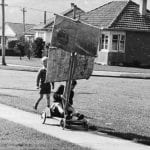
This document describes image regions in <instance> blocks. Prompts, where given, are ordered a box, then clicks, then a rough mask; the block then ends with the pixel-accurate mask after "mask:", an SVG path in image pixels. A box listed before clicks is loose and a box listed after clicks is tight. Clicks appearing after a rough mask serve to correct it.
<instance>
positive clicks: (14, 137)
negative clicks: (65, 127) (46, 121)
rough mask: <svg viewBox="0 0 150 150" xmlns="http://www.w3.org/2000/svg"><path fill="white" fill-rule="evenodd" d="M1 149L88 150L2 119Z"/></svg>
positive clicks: (0, 127)
mask: <svg viewBox="0 0 150 150" xmlns="http://www.w3.org/2000/svg"><path fill="white" fill-rule="evenodd" d="M0 149H1V150H13V149H15V150H20V149H32V150H33V149H34V150H35V149H36V150H70V149H71V150H85V149H86V148H81V147H80V146H77V145H74V144H71V143H67V142H65V141H62V140H59V139H56V138H54V137H51V136H48V135H46V134H42V133H40V132H37V131H36V130H33V129H30V128H26V127H24V126H21V125H19V124H16V123H13V122H10V121H6V120H4V119H0Z"/></svg>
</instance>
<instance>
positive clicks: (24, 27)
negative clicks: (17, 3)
mask: <svg viewBox="0 0 150 150" xmlns="http://www.w3.org/2000/svg"><path fill="white" fill-rule="evenodd" d="M21 11H22V12H23V35H25V33H26V26H25V13H26V12H27V11H26V10H25V8H23V9H22V10H21Z"/></svg>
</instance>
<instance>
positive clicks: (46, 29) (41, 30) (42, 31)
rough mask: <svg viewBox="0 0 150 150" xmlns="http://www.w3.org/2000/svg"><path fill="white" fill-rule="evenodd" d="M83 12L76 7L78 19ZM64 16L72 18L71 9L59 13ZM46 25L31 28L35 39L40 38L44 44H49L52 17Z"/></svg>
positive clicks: (52, 22)
mask: <svg viewBox="0 0 150 150" xmlns="http://www.w3.org/2000/svg"><path fill="white" fill-rule="evenodd" d="M83 13H84V11H83V10H82V9H80V8H78V7H76V16H77V17H80V15H81V14H83ZM61 14H62V15H64V16H67V17H71V18H73V9H69V10H66V11H64V12H62V13H61ZM46 22H47V23H46V24H43V23H41V24H39V25H37V26H35V27H34V28H33V30H35V38H37V37H41V38H42V39H43V40H44V42H45V43H50V41H51V36H52V27H53V24H54V17H53V18H50V19H49V20H47V21H46Z"/></svg>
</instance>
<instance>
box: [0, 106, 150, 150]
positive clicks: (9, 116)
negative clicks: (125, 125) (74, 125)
mask: <svg viewBox="0 0 150 150" xmlns="http://www.w3.org/2000/svg"><path fill="white" fill-rule="evenodd" d="M0 118H3V119H6V120H9V121H13V122H15V123H19V124H21V125H23V126H26V127H29V128H33V129H35V130H37V131H39V132H42V133H45V134H48V135H50V136H53V137H56V138H59V139H62V140H64V141H68V142H71V143H74V144H77V145H80V146H82V147H88V148H91V149H95V150H150V146H147V145H142V144H138V143H135V142H133V141H128V140H123V139H119V138H115V137H111V136H108V135H107V134H104V133H96V132H92V131H77V130H69V129H65V130H63V129H62V128H61V127H60V126H58V124H59V121H58V120H55V119H47V120H46V124H42V123H41V120H40V115H38V114H34V113H29V112H26V111H22V110H19V109H16V108H12V107H10V106H6V105H3V104H0Z"/></svg>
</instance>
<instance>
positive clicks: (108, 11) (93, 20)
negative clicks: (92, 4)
mask: <svg viewBox="0 0 150 150" xmlns="http://www.w3.org/2000/svg"><path fill="white" fill-rule="evenodd" d="M127 4H128V2H126V1H113V2H110V3H107V4H105V5H103V6H101V7H98V8H96V9H94V10H92V11H89V12H87V13H85V15H83V16H81V20H83V21H85V22H86V23H88V24H92V25H94V26H98V27H101V28H102V27H104V28H108V27H109V26H110V25H111V24H112V22H113V21H114V20H115V19H116V17H117V16H119V15H120V13H121V12H122V10H123V9H124V8H125V7H126V5H127Z"/></svg>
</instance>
